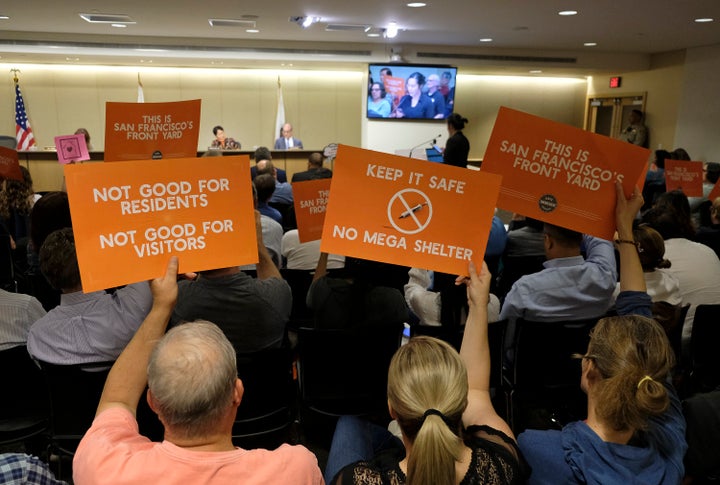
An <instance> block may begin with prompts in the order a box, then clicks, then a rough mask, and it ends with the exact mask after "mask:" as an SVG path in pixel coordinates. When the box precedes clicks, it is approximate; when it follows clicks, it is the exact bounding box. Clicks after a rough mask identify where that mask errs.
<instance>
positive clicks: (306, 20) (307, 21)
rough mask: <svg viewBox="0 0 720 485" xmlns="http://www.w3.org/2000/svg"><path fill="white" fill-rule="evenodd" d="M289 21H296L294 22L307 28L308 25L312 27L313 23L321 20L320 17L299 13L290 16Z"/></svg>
mask: <svg viewBox="0 0 720 485" xmlns="http://www.w3.org/2000/svg"><path fill="white" fill-rule="evenodd" d="M288 21H290V22H292V23H294V24H298V25H299V26H300V27H302V28H303V29H307V28H308V27H310V26H311V25H312V24H314V23H315V22H319V21H320V17H311V16H309V15H307V16H306V15H299V16H295V17H290V18H289V19H288Z"/></svg>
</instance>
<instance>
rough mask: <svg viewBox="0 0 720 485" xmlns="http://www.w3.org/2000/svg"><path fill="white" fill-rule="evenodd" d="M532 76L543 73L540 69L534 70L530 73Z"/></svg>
mask: <svg viewBox="0 0 720 485" xmlns="http://www.w3.org/2000/svg"><path fill="white" fill-rule="evenodd" d="M530 74H542V71H541V70H540V69H533V70H532V71H530Z"/></svg>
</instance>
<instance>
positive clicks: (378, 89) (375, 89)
mask: <svg viewBox="0 0 720 485" xmlns="http://www.w3.org/2000/svg"><path fill="white" fill-rule="evenodd" d="M370 91H381V89H380V88H372V89H371V90H370Z"/></svg>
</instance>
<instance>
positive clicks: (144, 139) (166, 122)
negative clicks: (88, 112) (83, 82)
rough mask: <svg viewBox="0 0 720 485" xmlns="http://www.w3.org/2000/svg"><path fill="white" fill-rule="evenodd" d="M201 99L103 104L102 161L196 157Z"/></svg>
mask: <svg viewBox="0 0 720 485" xmlns="http://www.w3.org/2000/svg"><path fill="white" fill-rule="evenodd" d="M199 127H200V100H199V99H193V100H190V101H174V102H171V103H106V105H105V161H106V162H114V161H118V160H150V159H160V158H181V157H195V156H197V144H198V134H199V132H198V130H199Z"/></svg>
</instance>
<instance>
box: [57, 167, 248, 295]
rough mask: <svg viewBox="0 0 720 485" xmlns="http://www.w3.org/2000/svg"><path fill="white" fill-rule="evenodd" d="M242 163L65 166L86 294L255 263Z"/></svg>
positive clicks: (245, 169)
mask: <svg viewBox="0 0 720 485" xmlns="http://www.w3.org/2000/svg"><path fill="white" fill-rule="evenodd" d="M249 163H250V161H249V159H248V157H247V155H246V156H235V157H213V158H207V159H198V158H185V159H184V158H176V159H171V160H143V161H132V162H125V163H93V164H82V165H77V164H74V165H66V166H65V179H66V182H67V189H68V197H69V199H70V211H71V215H72V221H73V231H74V236H75V247H76V248H77V254H78V263H79V266H80V276H81V279H82V287H83V291H84V292H86V293H87V292H90V291H96V290H102V289H105V288H112V287H115V286H119V285H124V284H128V283H135V282H137V281H142V280H147V279H151V278H157V277H159V276H160V275H162V274H163V270H164V268H165V265H166V264H167V261H168V258H169V257H170V256H178V257H179V259H180V272H182V273H186V272H190V271H201V270H206V269H214V268H223V267H229V266H236V265H241V264H249V263H256V262H257V260H258V252H257V237H256V230H255V215H254V208H253V201H252V192H251V188H250V183H251V182H250V179H249V177H248V176H247V167H248V165H249Z"/></svg>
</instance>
